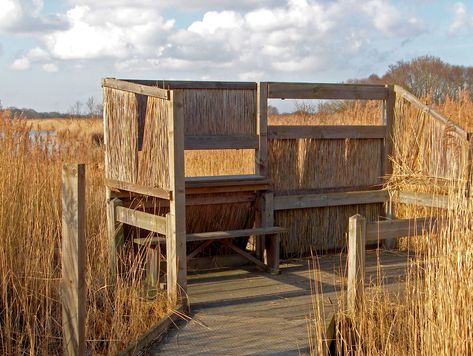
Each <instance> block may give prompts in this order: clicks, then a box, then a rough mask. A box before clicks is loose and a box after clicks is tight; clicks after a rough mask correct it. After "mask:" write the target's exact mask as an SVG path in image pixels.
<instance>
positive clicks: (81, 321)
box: [61, 164, 87, 356]
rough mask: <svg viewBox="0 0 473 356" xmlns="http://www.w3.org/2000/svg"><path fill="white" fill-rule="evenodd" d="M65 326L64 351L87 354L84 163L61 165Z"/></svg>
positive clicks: (73, 353) (63, 312) (70, 353)
mask: <svg viewBox="0 0 473 356" xmlns="http://www.w3.org/2000/svg"><path fill="white" fill-rule="evenodd" d="M61 198H62V254H61V260H62V293H61V299H62V330H63V342H64V354H65V355H77V356H81V355H85V318H86V315H87V310H86V298H87V293H86V292H87V290H86V285H85V264H86V260H87V257H86V255H87V247H86V239H85V226H86V221H85V219H86V217H85V209H86V207H85V165H84V164H67V165H64V166H63V168H62V196H61Z"/></svg>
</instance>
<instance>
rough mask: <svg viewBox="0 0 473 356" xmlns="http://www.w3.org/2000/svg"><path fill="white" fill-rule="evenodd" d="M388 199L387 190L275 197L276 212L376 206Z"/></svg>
mask: <svg viewBox="0 0 473 356" xmlns="http://www.w3.org/2000/svg"><path fill="white" fill-rule="evenodd" d="M387 199H389V194H388V192H387V191H385V190H372V191H359V192H337V193H322V194H299V195H285V196H284V195H283V196H275V197H274V210H291V209H305V208H323V207H329V206H343V205H357V204H374V203H384V202H385V201H386V200H387Z"/></svg>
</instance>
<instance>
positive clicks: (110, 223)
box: [106, 198, 123, 279]
mask: <svg viewBox="0 0 473 356" xmlns="http://www.w3.org/2000/svg"><path fill="white" fill-rule="evenodd" d="M106 204H107V207H106V209H107V235H108V249H109V253H108V255H109V256H108V258H109V270H110V276H111V277H112V279H113V278H115V277H116V272H117V248H118V247H119V246H121V245H122V244H123V231H119V230H118V226H119V225H118V224H117V206H121V205H122V201H121V200H119V199H117V198H115V199H110V200H107V202H106Z"/></svg>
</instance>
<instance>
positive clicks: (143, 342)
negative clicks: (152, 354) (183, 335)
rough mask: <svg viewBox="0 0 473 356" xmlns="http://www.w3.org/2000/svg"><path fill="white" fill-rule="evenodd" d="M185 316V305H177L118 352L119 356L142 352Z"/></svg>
mask: <svg viewBox="0 0 473 356" xmlns="http://www.w3.org/2000/svg"><path fill="white" fill-rule="evenodd" d="M184 318H185V315H184V307H183V306H182V305H177V306H176V308H175V309H174V310H171V311H170V312H169V313H168V314H167V315H165V316H164V317H163V318H162V319H161V320H159V321H158V322H157V323H156V324H154V326H152V327H151V328H150V329H149V330H148V331H146V332H145V333H144V334H142V335H141V336H140V337H139V338H138V340H136V341H134V342H132V343H131V344H129V345H128V346H127V347H126V348H125V349H124V350H122V351H120V352H119V353H117V356H132V355H139V354H141V350H142V349H144V348H145V347H147V346H148V345H150V344H152V343H154V342H156V340H157V339H160V338H161V337H162V336H163V335H164V334H165V333H166V332H167V331H168V330H169V329H170V328H171V327H172V326H173V325H176V322H177V321H178V319H184Z"/></svg>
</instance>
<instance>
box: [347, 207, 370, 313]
mask: <svg viewBox="0 0 473 356" xmlns="http://www.w3.org/2000/svg"><path fill="white" fill-rule="evenodd" d="M365 243H366V219H365V218H364V217H363V216H361V215H359V214H356V215H354V216H352V217H350V220H349V236H348V281H347V283H348V285H347V311H348V313H350V314H352V315H353V313H355V311H356V310H359V309H360V307H361V305H362V303H363V289H364V277H365Z"/></svg>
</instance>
